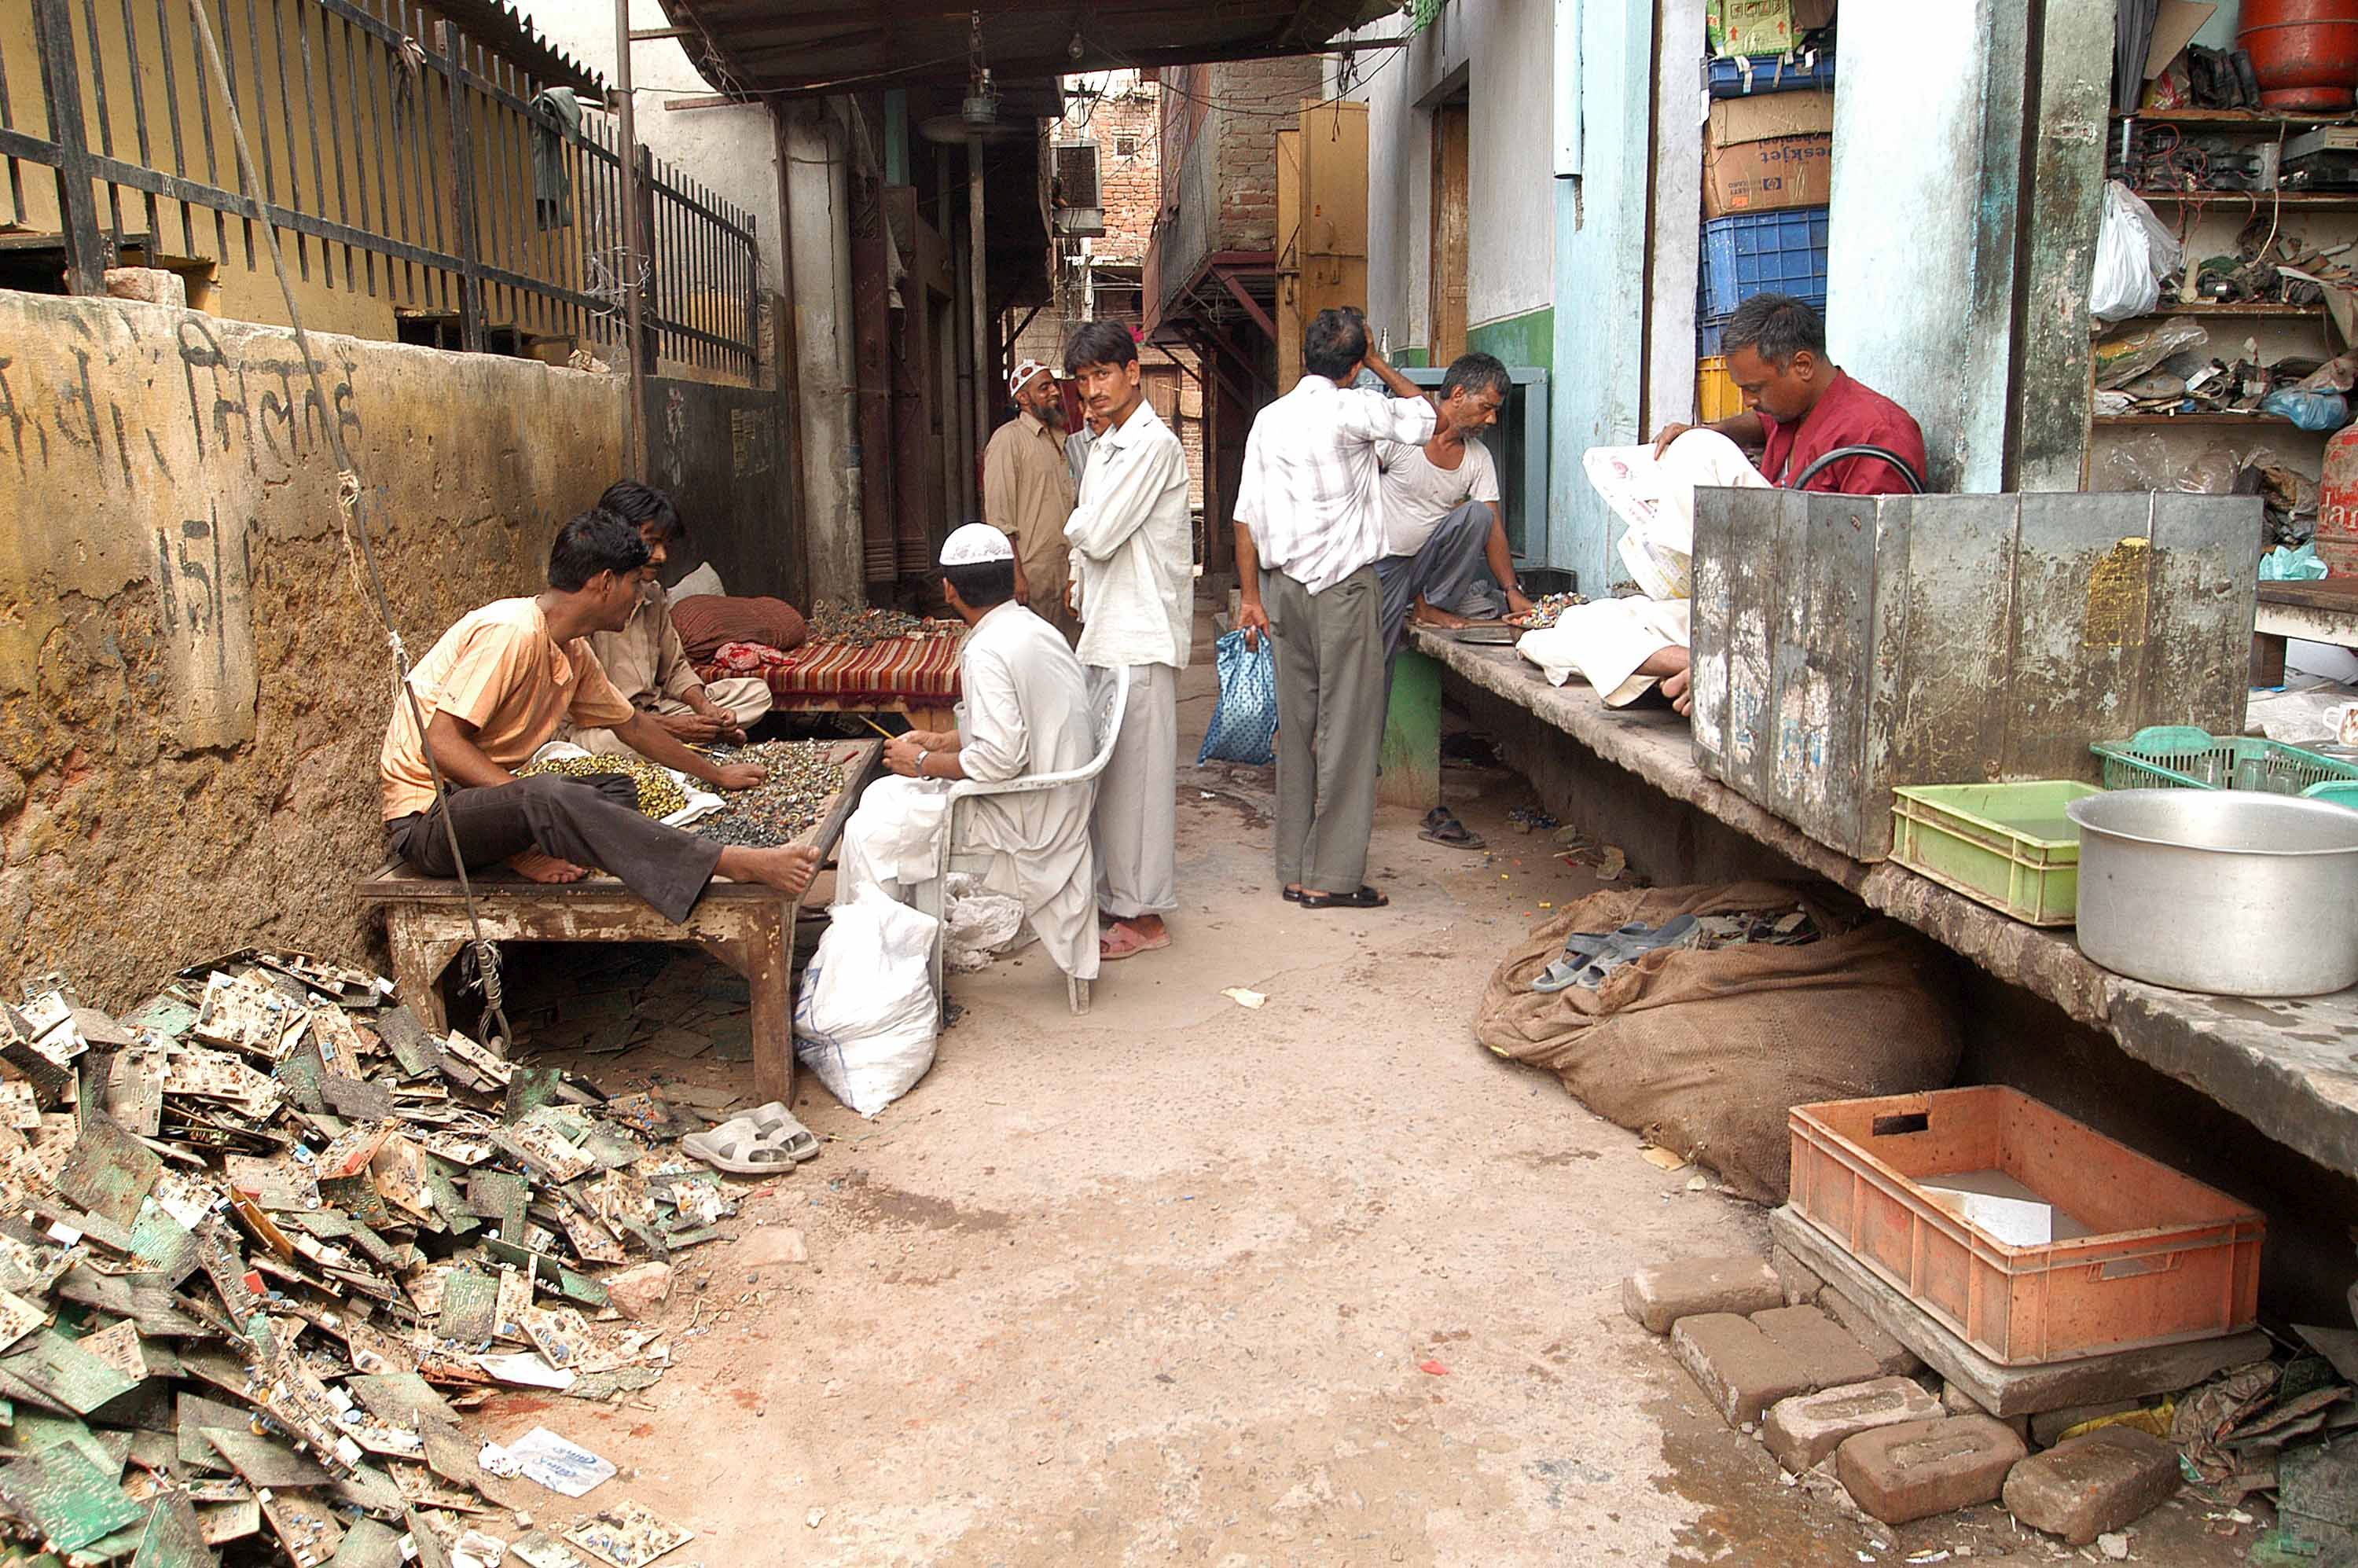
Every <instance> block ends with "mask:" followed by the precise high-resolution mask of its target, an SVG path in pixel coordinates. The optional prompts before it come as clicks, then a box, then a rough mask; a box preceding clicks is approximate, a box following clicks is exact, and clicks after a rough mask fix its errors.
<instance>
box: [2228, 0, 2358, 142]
mask: <svg viewBox="0 0 2358 1568" xmlns="http://www.w3.org/2000/svg"><path fill="white" fill-rule="evenodd" d="M2235 46H2236V47H2237V48H2238V49H2244V50H2247V51H2248V52H2249V53H2250V55H2251V57H2252V70H2253V72H2254V73H2255V75H2257V76H2258V77H2259V79H2260V102H2261V103H2263V104H2264V105H2266V107H2268V108H2270V109H2274V110H2277V111H2279V112H2280V113H2287V114H2337V113H2339V112H2341V111H2342V110H2345V109H2347V108H2349V107H2350V105H2351V99H2352V95H2353V90H2358V0H2244V18H2243V25H2242V27H2240V28H2239V29H2238V30H2237V32H2236V34H2235Z"/></svg>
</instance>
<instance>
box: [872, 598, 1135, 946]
mask: <svg viewBox="0 0 2358 1568" xmlns="http://www.w3.org/2000/svg"><path fill="white" fill-rule="evenodd" d="M958 678H959V682H960V689H961V690H963V691H964V692H965V693H966V700H965V701H964V702H963V703H961V704H959V712H958V742H959V745H958V762H959V765H960V766H961V767H962V768H963V769H964V770H965V772H966V776H967V777H968V778H969V779H971V780H973V781H975V782H976V783H978V784H1004V783H1006V782H1008V781H1009V780H1011V779H1018V778H1023V777H1027V776H1031V775H1034V774H1039V773H1070V772H1072V771H1074V770H1075V769H1077V768H1082V767H1086V766H1087V765H1088V762H1089V761H1090V759H1091V758H1093V757H1094V756H1095V755H1096V754H1097V735H1096V732H1095V729H1094V727H1093V725H1092V722H1091V719H1090V717H1089V702H1088V690H1087V674H1086V672H1084V671H1083V670H1082V668H1081V662H1080V660H1079V659H1077V658H1076V657H1075V656H1074V654H1073V651H1072V649H1070V648H1068V647H1066V646H1065V639H1064V637H1063V636H1062V635H1061V634H1060V633H1058V632H1057V631H1056V629H1055V627H1053V626H1051V625H1049V624H1048V622H1045V621H1043V620H1041V619H1040V617H1038V616H1037V615H1034V614H1033V613H1032V612H1031V611H1029V610H1026V609H1024V608H1023V607H1022V606H1021V605H1019V604H1016V603H1014V602H1012V601H1010V602H1008V603H1006V604H1002V605H1000V606H998V607H996V608H995V609H993V610H991V611H990V612H989V613H988V614H986V615H984V616H983V618H982V619H981V620H980V621H979V622H976V623H975V626H974V629H973V630H972V631H971V632H969V633H967V639H966V646H965V648H964V649H963V650H962V651H961V652H960V654H959V655H958ZM948 793H949V792H948V787H947V786H946V785H945V784H940V783H939V782H937V781H925V780H917V779H903V778H898V777H894V778H884V779H879V780H877V781H876V782H875V783H874V784H871V785H869V786H868V793H867V794H866V795H862V796H861V797H860V807H859V809H858V810H856V811H854V812H853V813H852V814H851V817H850V820H849V821H848V822H846V823H845V824H844V832H843V841H842V845H841V847H840V848H839V849H838V871H837V876H836V895H835V897H836V903H849V901H850V900H851V899H852V898H854V897H855V896H857V894H858V892H859V890H860V887H861V886H863V885H868V884H871V883H875V884H881V883H883V882H887V881H890V882H892V883H894V884H895V886H894V887H893V888H892V889H890V890H888V891H892V892H895V893H897V892H900V891H901V890H902V889H904V888H906V887H908V886H909V885H910V884H911V882H913V881H925V880H927V879H929V878H931V877H932V875H933V873H934V868H935V866H936V864H937V863H938V860H937V856H936V848H935V847H936V846H937V845H938V844H939V842H940V836H941V834H942V833H943V832H944V831H945V827H944V825H943V821H942V816H941V812H942V810H943V807H941V806H936V805H934V804H932V802H933V800H935V799H936V798H940V799H946V797H947V795H948ZM1096 799H1097V786H1096V784H1094V782H1092V783H1088V784H1062V785H1059V786H1057V787H1056V788H1055V789H1044V790H1025V791H1022V792H1021V793H1019V794H1013V795H973V796H969V797H968V798H966V799H965V800H964V801H963V802H962V803H960V805H959V806H958V808H957V838H955V839H954V840H953V841H952V848H953V849H955V850H960V851H980V852H985V853H988V854H990V856H991V857H992V859H991V864H990V871H988V872H986V873H985V875H984V878H983V881H984V883H985V885H986V886H988V887H989V888H990V890H991V891H992V892H1003V893H1007V894H1010V895H1011V896H1012V897H1015V898H1018V899H1021V900H1022V903H1023V913H1024V914H1025V916H1026V917H1027V918H1029V919H1030V921H1031V922H1032V928H1033V930H1034V931H1035V932H1037V933H1038V934H1039V936H1040V940H1041V943H1042V944H1043V945H1044V946H1045V947H1046V948H1047V950H1048V953H1049V956H1050V957H1053V958H1055V961H1056V965H1057V967H1058V968H1061V969H1063V970H1064V971H1065V973H1066V974H1068V975H1071V976H1074V977H1075V978H1076V979H1095V978H1096V977H1097V972H1098V923H1097V862H1096V858H1095V856H1094V855H1093V854H1092V853H1091V850H1090V846H1089V814H1090V808H1091V807H1092V806H1094V805H1095V804H1096ZM871 807H872V810H871ZM926 813H932V814H933V815H932V819H931V824H930V827H928V825H927V823H926V821H925V814H926ZM920 866H922V868H923V870H922V872H920V871H919V870H918V868H919V867H920Z"/></svg>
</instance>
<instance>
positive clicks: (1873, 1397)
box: [1760, 1378, 1941, 1476]
mask: <svg viewBox="0 0 2358 1568" xmlns="http://www.w3.org/2000/svg"><path fill="white" fill-rule="evenodd" d="M1940 1413H1941V1404H1940V1401H1939V1400H1935V1399H1934V1398H1933V1397H1932V1396H1931V1395H1930V1394H1928V1393H1926V1392H1925V1391H1924V1390H1923V1389H1922V1388H1921V1387H1920V1386H1919V1385H1918V1384H1917V1383H1915V1382H1914V1381H1912V1380H1911V1379H1907V1378H1877V1379H1875V1381H1873V1382H1871V1383H1851V1384H1847V1385H1845V1386H1844V1387H1842V1388H1838V1389H1822V1390H1819V1391H1818V1392H1816V1393H1814V1394H1796V1395H1794V1396H1793V1397H1792V1398H1791V1399H1790V1400H1778V1401H1777V1403H1776V1404H1775V1405H1774V1406H1773V1407H1771V1408H1770V1410H1769V1411H1768V1421H1767V1422H1765V1423H1764V1424H1763V1425H1762V1427H1761V1430H1760V1434H1761V1437H1762V1438H1763V1439H1764V1440H1765V1441H1766V1442H1767V1443H1768V1452H1769V1453H1771V1454H1775V1455H1776V1456H1777V1463H1779V1465H1783V1466H1785V1468H1786V1469H1788V1470H1790V1471H1792V1472H1793V1473H1794V1474H1795V1475H1797V1476H1798V1475H1801V1474H1802V1473H1803V1472H1804V1471H1807V1470H1809V1469H1811V1468H1812V1467H1813V1466H1815V1465H1817V1463H1818V1462H1819V1461H1820V1460H1822V1459H1823V1458H1824V1457H1825V1456H1826V1455H1827V1454H1832V1453H1833V1451H1834V1450H1835V1449H1836V1448H1839V1447H1841V1446H1842V1444H1844V1441H1845V1440H1847V1439H1849V1438H1852V1437H1855V1436H1857V1435H1858V1434H1859V1433H1862V1432H1872V1431H1873V1430H1875V1428H1877V1427H1878V1426H1896V1425H1898V1423H1899V1422H1904V1421H1931V1420H1932V1419H1933V1418H1934V1417H1936V1416H1938V1415H1939V1414H1940Z"/></svg>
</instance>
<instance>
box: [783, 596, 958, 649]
mask: <svg viewBox="0 0 2358 1568" xmlns="http://www.w3.org/2000/svg"><path fill="white" fill-rule="evenodd" d="M804 625H805V626H806V627H807V628H808V629H809V633H810V640H811V641H812V642H814V643H838V644H839V645H841V646H845V647H851V648H872V647H874V646H875V645H876V644H877V643H889V642H891V641H892V639H894V638H895V637H955V636H957V634H958V633H961V632H963V631H965V630H966V628H964V627H963V626H961V625H959V624H958V623H957V622H955V621H927V620H923V619H921V618H919V617H917V616H914V615H911V614H908V613H907V612H906V611H899V610H871V609H867V608H865V607H863V606H857V605H849V604H839V603H838V602H836V601H835V600H827V599H823V600H819V602H818V605H817V608H815V609H814V610H812V611H811V612H810V616H809V618H808V619H807V620H806V622H804Z"/></svg>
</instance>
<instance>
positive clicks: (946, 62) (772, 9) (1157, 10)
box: [664, 0, 1400, 94]
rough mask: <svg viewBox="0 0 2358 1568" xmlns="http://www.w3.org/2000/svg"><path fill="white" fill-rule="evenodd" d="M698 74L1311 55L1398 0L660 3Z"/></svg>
mask: <svg viewBox="0 0 2358 1568" xmlns="http://www.w3.org/2000/svg"><path fill="white" fill-rule="evenodd" d="M664 9H665V11H666V12H667V13H668V14H669V15H670V16H671V19H672V23H673V25H674V26H676V27H684V28H687V29H689V33H688V36H687V37H685V38H682V39H681V40H680V41H681V43H682V44H683V45H684V46H685V47H686V48H687V52H688V56H689V58H690V59H693V60H694V61H695V62H696V64H697V68H698V70H701V71H702V72H703V73H704V75H705V76H706V77H707V78H708V79H709V80H710V81H713V82H714V83H715V84H716V85H718V86H719V87H721V88H722V90H723V91H728V92H768V93H780V94H793V93H812V92H834V91H839V90H848V89H851V88H856V87H904V86H909V85H912V84H914V83H917V82H937V83H957V82H964V81H966V80H967V77H968V72H969V70H971V69H972V66H973V64H974V63H975V62H974V60H973V59H972V51H971V50H970V49H969V38H970V32H971V28H972V27H973V24H974V19H975V18H977V17H979V19H980V27H981V35H982V63H984V64H987V65H988V66H989V67H990V70H991V72H992V74H993V75H994V76H995V77H999V78H1010V77H1025V76H1055V75H1059V74H1063V73H1065V72H1071V71H1082V70H1115V69H1120V68H1122V67H1138V68H1141V69H1143V68H1151V67H1156V66H1164V65H1184V64H1191V63H1195V62H1197V61H1203V60H1219V59H1263V58H1268V57H1271V56H1276V55H1295V54H1314V53H1316V52H1317V51H1318V49H1320V47H1321V46H1323V45H1324V44H1325V43H1326V42H1327V40H1329V39H1331V38H1335V37H1336V35H1337V34H1340V33H1343V32H1345V31H1347V30H1348V29H1350V28H1352V27H1357V26H1359V25H1361V24H1363V23H1365V22H1368V21H1372V20H1374V19H1376V18H1377V17H1379V16H1390V15H1391V14H1392V13H1393V12H1395V11H1397V10H1399V9H1400V6H1399V5H1398V4H1397V0H1102V3H1099V4H1092V5H1074V4H1072V3H1071V0H1065V3H1064V4H1061V5H1041V4H1036V3H1033V0H968V4H967V5H958V6H957V7H956V8H955V9H949V8H936V6H927V5H923V4H920V5H917V6H910V5H906V4H895V3H894V0H664Z"/></svg>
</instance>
